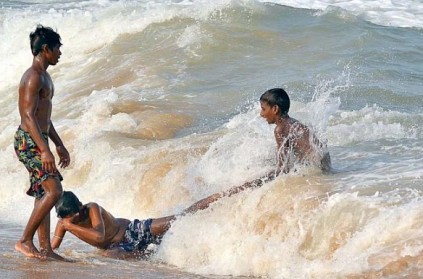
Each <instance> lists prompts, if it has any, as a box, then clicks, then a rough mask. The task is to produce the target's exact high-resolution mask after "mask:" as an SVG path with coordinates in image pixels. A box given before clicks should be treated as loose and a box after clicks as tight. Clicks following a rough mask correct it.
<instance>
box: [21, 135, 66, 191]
mask: <svg viewBox="0 0 423 279" xmlns="http://www.w3.org/2000/svg"><path fill="white" fill-rule="evenodd" d="M43 137H44V139H45V141H46V142H48V135H47V134H46V133H43ZM14 147H15V152H16V155H17V156H18V159H19V161H21V162H22V163H23V164H24V166H25V167H26V169H27V170H28V172H29V182H30V187H29V189H28V191H27V192H26V193H27V194H28V195H29V196H33V197H36V198H37V199H40V198H41V197H42V196H43V195H44V189H43V187H42V185H41V183H42V182H43V181H44V180H46V179H47V178H49V177H50V176H57V177H58V178H59V180H60V181H62V180H63V178H62V175H61V174H60V173H59V172H57V173H54V174H51V173H49V172H47V171H45V170H43V164H42V162H41V153H40V149H39V148H38V147H37V145H36V144H35V142H34V140H33V139H32V138H31V136H30V135H29V133H28V132H25V131H24V130H22V129H21V127H19V128H18V130H17V131H16V134H15V142H14Z"/></svg>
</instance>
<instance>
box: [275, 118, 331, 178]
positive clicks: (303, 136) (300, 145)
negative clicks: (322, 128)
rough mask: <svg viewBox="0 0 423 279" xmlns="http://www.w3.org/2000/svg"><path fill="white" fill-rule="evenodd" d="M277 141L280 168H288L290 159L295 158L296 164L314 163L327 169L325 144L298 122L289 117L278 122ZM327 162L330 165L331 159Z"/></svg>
mask: <svg viewBox="0 0 423 279" xmlns="http://www.w3.org/2000/svg"><path fill="white" fill-rule="evenodd" d="M275 139H276V142H277V145H278V153H279V154H278V157H279V166H280V167H281V166H282V165H285V166H287V165H288V164H289V163H288V161H289V160H288V158H289V157H290V156H294V157H295V161H296V162H300V163H314V164H316V165H318V166H319V167H321V168H326V167H325V166H323V165H322V161H323V160H324V158H325V157H326V156H328V155H326V154H325V152H323V148H324V146H323V144H322V143H321V142H320V141H319V140H318V139H317V137H316V136H315V135H314V134H313V133H312V132H311V131H310V129H309V128H308V127H307V126H306V125H304V124H302V123H301V122H299V121H298V120H296V119H294V118H291V117H288V118H284V119H283V120H281V121H280V122H278V123H277V125H276V128H275ZM287 160H288V161H287ZM327 160H329V162H328V164H330V159H327ZM285 171H288V169H286V170H285Z"/></svg>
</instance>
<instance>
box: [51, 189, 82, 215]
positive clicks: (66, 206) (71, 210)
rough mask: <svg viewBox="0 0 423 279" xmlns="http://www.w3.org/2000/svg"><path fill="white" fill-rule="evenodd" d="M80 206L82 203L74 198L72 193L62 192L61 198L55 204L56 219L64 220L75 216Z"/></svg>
mask: <svg viewBox="0 0 423 279" xmlns="http://www.w3.org/2000/svg"><path fill="white" fill-rule="evenodd" d="M81 206H82V203H81V202H80V201H79V199H78V198H77V197H76V196H75V194H74V193H72V192H70V191H63V195H62V197H61V198H60V199H59V201H58V202H57V203H56V205H55V207H56V213H57V217H58V218H66V217H69V216H72V215H75V214H76V213H78V212H79V208H80V207H81Z"/></svg>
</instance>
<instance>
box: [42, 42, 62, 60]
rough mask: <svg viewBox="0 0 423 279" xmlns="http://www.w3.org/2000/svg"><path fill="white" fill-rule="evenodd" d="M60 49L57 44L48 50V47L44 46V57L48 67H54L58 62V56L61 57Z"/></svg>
mask: <svg viewBox="0 0 423 279" xmlns="http://www.w3.org/2000/svg"><path fill="white" fill-rule="evenodd" d="M60 47H61V45H60V44H57V45H56V46H54V47H53V49H49V48H48V46H47V45H45V48H44V50H45V51H46V57H47V60H48V62H49V64H50V65H56V64H57V63H58V62H59V58H60V55H62V52H61V51H60Z"/></svg>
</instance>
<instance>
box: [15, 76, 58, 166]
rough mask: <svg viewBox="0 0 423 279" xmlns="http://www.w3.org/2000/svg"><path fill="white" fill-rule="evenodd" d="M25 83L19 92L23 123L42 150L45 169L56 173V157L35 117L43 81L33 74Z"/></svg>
mask: <svg viewBox="0 0 423 279" xmlns="http://www.w3.org/2000/svg"><path fill="white" fill-rule="evenodd" d="M25 83H26V84H25V85H24V88H23V89H22V91H20V92H19V112H20V115H21V119H22V120H21V121H22V123H24V124H25V127H26V129H27V132H28V133H29V134H30V136H31V138H32V139H33V140H34V141H35V144H36V145H37V146H38V148H39V149H40V153H41V162H42V164H43V169H45V170H46V171H48V172H54V171H56V165H55V162H54V156H53V154H52V153H51V151H50V148H49V146H48V144H47V142H46V141H45V140H44V138H43V136H42V134H41V129H40V127H39V125H38V122H37V119H36V117H35V113H36V111H37V108H38V101H39V98H40V96H39V94H40V89H41V87H42V81H41V79H40V76H39V75H37V74H31V75H30V76H29V77H28V78H27V79H26V80H25Z"/></svg>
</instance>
